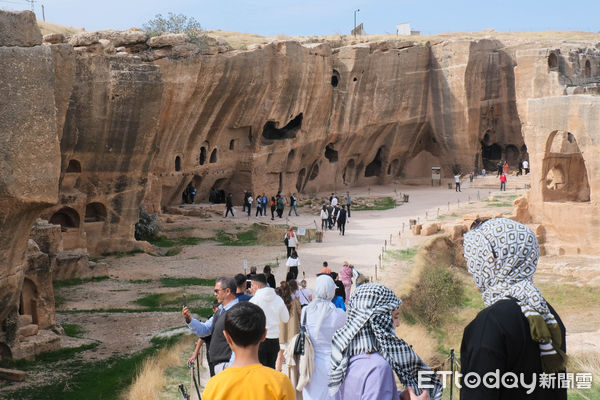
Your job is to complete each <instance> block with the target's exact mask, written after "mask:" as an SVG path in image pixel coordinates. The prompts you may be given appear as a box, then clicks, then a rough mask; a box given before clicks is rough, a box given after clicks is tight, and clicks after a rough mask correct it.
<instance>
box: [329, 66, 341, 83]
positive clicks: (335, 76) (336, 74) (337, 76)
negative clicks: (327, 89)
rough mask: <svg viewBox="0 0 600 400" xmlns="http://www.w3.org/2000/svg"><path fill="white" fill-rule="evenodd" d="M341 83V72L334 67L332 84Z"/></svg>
mask: <svg viewBox="0 0 600 400" xmlns="http://www.w3.org/2000/svg"><path fill="white" fill-rule="evenodd" d="M339 83H340V73H339V72H338V71H337V70H335V69H334V70H333V73H332V74H331V86H333V87H337V85H338V84H339Z"/></svg>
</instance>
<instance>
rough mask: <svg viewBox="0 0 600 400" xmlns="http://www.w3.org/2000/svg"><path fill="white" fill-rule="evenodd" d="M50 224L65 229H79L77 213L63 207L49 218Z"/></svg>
mask: <svg viewBox="0 0 600 400" xmlns="http://www.w3.org/2000/svg"><path fill="white" fill-rule="evenodd" d="M50 223H51V224H55V225H60V226H61V227H62V229H63V231H64V230H65V229H67V228H79V213H77V211H75V210H74V209H72V208H71V207H63V208H61V209H60V210H58V211H57V212H55V213H54V214H52V217H50Z"/></svg>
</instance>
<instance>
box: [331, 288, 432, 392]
mask: <svg viewBox="0 0 600 400" xmlns="http://www.w3.org/2000/svg"><path fill="white" fill-rule="evenodd" d="M401 304H402V300H400V299H399V298H398V297H396V295H395V294H394V292H393V291H392V290H391V289H389V288H387V287H385V286H383V285H380V284H378V283H366V284H363V285H360V286H359V287H358V288H357V289H356V291H355V292H354V293H353V294H352V297H351V298H350V303H349V304H348V313H347V318H346V323H345V324H344V326H343V327H342V328H340V329H338V330H337V331H336V333H335V335H334V336H333V340H332V342H333V343H332V349H331V371H330V374H329V394H330V395H334V394H335V393H336V392H337V391H338V390H339V388H340V386H341V384H342V382H343V380H344V377H345V376H346V370H347V369H348V362H349V359H350V357H351V356H353V355H356V354H361V353H374V352H378V353H379V354H380V355H381V356H382V357H383V358H384V359H385V360H386V361H387V362H388V363H389V364H390V366H391V367H392V369H393V370H394V371H395V372H396V374H397V375H398V378H399V379H400V382H402V384H403V385H405V386H410V387H412V388H413V389H414V390H415V392H416V393H417V394H421V389H419V387H418V375H417V374H418V371H421V370H423V371H431V368H429V366H428V365H427V364H426V363H425V362H424V361H423V360H422V359H421V358H420V357H419V356H418V355H417V354H416V353H415V352H414V350H413V349H412V348H411V347H410V346H409V345H408V344H407V343H406V342H405V341H404V340H402V339H400V338H398V337H397V336H396V332H395V330H394V323H393V321H392V311H394V310H395V309H397V308H398V307H400V305H401ZM426 376H427V377H428V378H429V377H431V379H432V383H433V385H434V389H431V390H430V392H429V395H430V398H432V399H441V397H442V385H441V382H440V380H439V379H438V378H437V375H435V374H432V375H426Z"/></svg>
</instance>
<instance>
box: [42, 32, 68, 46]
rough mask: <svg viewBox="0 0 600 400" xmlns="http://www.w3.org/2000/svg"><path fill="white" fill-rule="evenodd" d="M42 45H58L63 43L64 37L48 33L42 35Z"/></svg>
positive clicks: (59, 34)
mask: <svg viewBox="0 0 600 400" xmlns="http://www.w3.org/2000/svg"><path fill="white" fill-rule="evenodd" d="M43 39H44V43H48V44H59V43H63V42H64V41H65V35H63V34H62V33H48V34H46V35H44V38H43Z"/></svg>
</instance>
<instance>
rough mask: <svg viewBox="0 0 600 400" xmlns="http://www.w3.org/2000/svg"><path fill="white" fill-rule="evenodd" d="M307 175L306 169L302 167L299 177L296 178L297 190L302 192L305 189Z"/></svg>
mask: <svg viewBox="0 0 600 400" xmlns="http://www.w3.org/2000/svg"><path fill="white" fill-rule="evenodd" d="M305 176H306V169H305V168H302V169H301V170H300V172H298V178H297V179H296V190H297V191H298V193H299V192H302V189H304V177H305Z"/></svg>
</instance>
